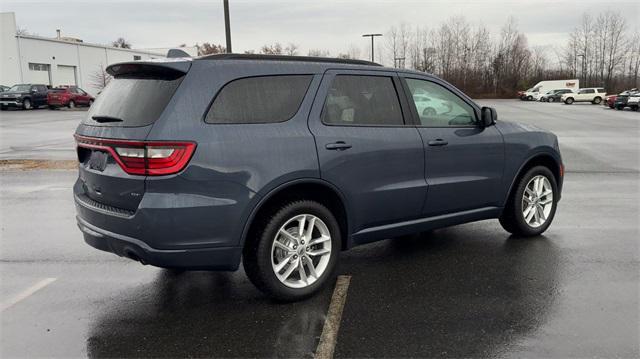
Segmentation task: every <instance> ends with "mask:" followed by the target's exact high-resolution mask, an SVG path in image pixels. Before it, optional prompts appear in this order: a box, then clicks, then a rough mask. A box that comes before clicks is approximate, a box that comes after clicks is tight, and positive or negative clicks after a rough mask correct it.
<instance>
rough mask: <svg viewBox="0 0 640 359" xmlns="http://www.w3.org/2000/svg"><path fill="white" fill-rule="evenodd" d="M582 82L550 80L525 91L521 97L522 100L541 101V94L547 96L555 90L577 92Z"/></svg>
mask: <svg viewBox="0 0 640 359" xmlns="http://www.w3.org/2000/svg"><path fill="white" fill-rule="evenodd" d="M579 84H580V80H578V79H573V80H549V81H540V82H538V83H537V84H536V85H535V86H533V87H532V88H530V89H528V90H527V91H525V92H524V93H523V94H522V95H521V96H520V99H521V100H527V101H533V100H539V99H540V96H541V94H545V93H547V92H548V91H550V90H553V89H561V88H566V89H571V90H577V89H578V88H579Z"/></svg>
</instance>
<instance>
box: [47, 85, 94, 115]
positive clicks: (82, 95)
mask: <svg viewBox="0 0 640 359" xmlns="http://www.w3.org/2000/svg"><path fill="white" fill-rule="evenodd" d="M94 100H95V99H94V98H93V96H91V95H89V94H88V93H86V92H85V91H84V90H83V89H81V88H79V87H75V86H69V87H58V88H54V89H51V90H49V94H48V97H47V103H48V105H49V108H50V109H52V110H53V109H56V108H58V107H69V108H74V107H76V106H91V104H93V101H94Z"/></svg>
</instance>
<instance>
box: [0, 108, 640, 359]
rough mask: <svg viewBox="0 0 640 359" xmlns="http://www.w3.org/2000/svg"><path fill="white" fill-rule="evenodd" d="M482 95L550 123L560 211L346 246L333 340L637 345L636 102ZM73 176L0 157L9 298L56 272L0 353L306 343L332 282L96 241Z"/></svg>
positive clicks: (533, 351)
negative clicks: (514, 230) (207, 265)
mask: <svg viewBox="0 0 640 359" xmlns="http://www.w3.org/2000/svg"><path fill="white" fill-rule="evenodd" d="M481 102H482V103H483V104H484V105H492V106H495V107H496V108H497V110H498V116H499V120H513V121H520V122H525V123H530V124H535V125H538V126H540V127H543V128H546V129H550V130H552V131H554V132H555V133H556V134H558V136H559V138H560V143H561V148H562V152H563V156H564V160H565V163H566V167H567V174H566V179H565V186H564V191H563V199H562V201H561V202H560V204H559V209H558V212H557V214H556V218H555V220H554V223H553V225H552V226H551V227H550V229H549V230H548V231H547V232H546V233H545V235H544V236H540V237H537V238H531V239H518V238H513V237H510V236H509V235H508V233H506V232H504V231H503V230H502V229H501V227H500V226H499V224H498V222H497V221H496V220H490V221H483V222H476V223H471V224H466V225H461V226H456V227H451V228H447V229H442V230H437V231H433V232H430V233H423V234H420V235H415V236H410V237H403V238H395V239H389V240H386V241H381V242H377V243H373V244H370V245H366V246H362V247H357V248H354V249H352V250H350V251H347V252H343V253H342V254H341V256H340V264H339V268H338V274H345V275H350V276H351V284H350V286H349V289H348V294H347V299H346V304H345V307H344V311H343V314H342V321H341V326H340V330H339V333H338V338H337V339H338V340H337V345H336V348H335V356H336V357H624V358H631V357H638V356H640V350H639V344H638V343H639V339H638V338H639V330H638V328H639V323H640V321H639V311H640V309H639V289H640V288H639V284H638V283H639V272H640V271H639V269H640V260H639V257H640V253H639V238H640V233H639V228H640V225H639V221H640V209H639V207H640V205H639V203H640V202H639V199H640V193H639V192H640V182H639V179H640V178H639V169H640V141H639V137H640V113H634V112H630V111H624V112H619V111H614V110H608V109H604V108H603V107H602V106H592V105H582V104H580V105H573V106H566V105H561V104H542V103H528V102H520V101H517V100H504V101H481ZM37 112H42V113H46V112H48V111H47V110H40V111H34V113H37ZM58 113H62V112H56V113H55V116H61V115H58ZM12 115H13V113H12ZM50 116H51V115H50ZM12 120H13V119H12V118H8V117H7V116H5V114H3V116H2V121H3V124H0V129H4V128H6V127H4V126H5V125H7V124H10V125H11V126H13V125H14V124H13V123H12V122H10V121H12ZM59 120H60V121H66V122H70V120H68V119H67V120H65V119H59ZM5 121H6V122H5ZM66 122H65V123H66ZM37 129H38V126H34V127H33V129H32V131H36V130H37ZM3 131H4V130H3ZM44 131H46V128H45V129H44ZM16 133H19V131H17V130H16ZM2 136H3V142H5V141H13V140H15V139H14V138H12V137H11V136H12V135H11V134H7V133H6V132H5V133H3V134H2ZM37 136H42V138H43V139H44V138H46V135H44V134H38V135H37ZM62 137H63V136H60V138H62ZM44 142H46V141H45V140H43V144H45V145H46V143H44ZM39 145H40V144H39V143H37V142H34V143H32V144H30V147H32V148H35V149H36V150H35V151H37V149H38V148H42V146H39ZM1 146H2V148H3V149H6V148H10V147H5V145H4V144H2V145H1ZM65 146H66V144H64V143H60V145H59V148H60V149H61V151H60V152H63V151H65V150H67V149H66V147H65ZM45 147H46V146H45ZM36 156H37V154H36ZM75 175H76V174H75V173H74V171H63V170H47V171H28V172H21V171H3V172H0V176H1V177H0V178H1V180H0V205H1V206H0V226H1V232H0V234H1V238H0V275H1V279H2V281H1V285H0V295H1V297H0V299H1V300H2V303H3V308H4V304H5V303H8V302H10V301H11V300H12V299H13V298H16V295H18V294H20V293H23V292H24V291H25V290H26V289H28V288H30V287H32V286H33V285H34V284H36V283H39V282H41V281H42V280H44V279H46V278H55V281H53V282H51V283H50V284H48V285H46V286H45V287H43V288H42V289H40V290H38V291H37V292H35V293H33V294H32V295H30V296H28V297H26V298H24V299H22V300H21V301H18V302H17V303H15V304H13V305H12V306H10V307H8V308H6V309H4V310H3V311H2V312H1V314H0V315H1V318H0V319H1V327H0V329H1V331H0V356H1V357H2V358H12V357H87V356H88V357H311V356H313V353H314V351H315V349H316V347H317V345H318V340H319V337H320V335H321V332H322V327H323V325H324V321H325V315H326V312H327V308H328V307H329V303H330V300H331V294H332V289H333V288H331V286H330V287H328V288H327V289H326V290H324V291H323V292H321V293H320V294H319V295H317V296H315V297H314V298H312V299H309V300H307V301H303V302H299V303H293V304H280V303H274V302H272V301H270V300H268V299H267V298H265V297H264V296H263V295H262V294H261V293H260V292H258V291H257V290H256V289H254V288H253V286H252V285H251V284H250V283H249V281H248V280H247V279H246V277H245V275H244V273H243V272H242V271H241V270H240V271H238V272H235V273H210V272H174V271H167V270H162V269H157V268H153V267H149V266H141V265H140V264H138V263H134V262H131V261H129V260H126V259H122V258H119V257H117V256H114V255H110V254H108V253H103V252H99V251H97V250H94V249H92V248H91V247H89V246H87V245H86V244H84V242H83V241H82V237H81V235H80V232H79V230H78V229H77V227H76V225H75V219H74V215H75V213H74V208H73V203H72V200H71V184H72V183H73V181H74V179H75Z"/></svg>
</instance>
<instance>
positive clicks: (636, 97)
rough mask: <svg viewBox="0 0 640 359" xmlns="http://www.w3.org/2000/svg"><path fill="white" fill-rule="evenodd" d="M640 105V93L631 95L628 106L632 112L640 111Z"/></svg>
mask: <svg viewBox="0 0 640 359" xmlns="http://www.w3.org/2000/svg"><path fill="white" fill-rule="evenodd" d="M639 103H640V92H636V93H634V94H632V95H629V98H628V99H627V106H629V108H630V109H631V111H638V105H639Z"/></svg>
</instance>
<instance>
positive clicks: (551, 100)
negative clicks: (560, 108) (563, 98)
mask: <svg viewBox="0 0 640 359" xmlns="http://www.w3.org/2000/svg"><path fill="white" fill-rule="evenodd" d="M555 100H556V99H554V98H553V97H549V98H548V99H547V102H554V101H555Z"/></svg>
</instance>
